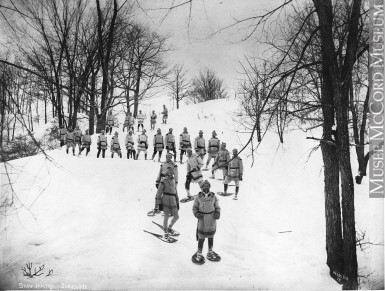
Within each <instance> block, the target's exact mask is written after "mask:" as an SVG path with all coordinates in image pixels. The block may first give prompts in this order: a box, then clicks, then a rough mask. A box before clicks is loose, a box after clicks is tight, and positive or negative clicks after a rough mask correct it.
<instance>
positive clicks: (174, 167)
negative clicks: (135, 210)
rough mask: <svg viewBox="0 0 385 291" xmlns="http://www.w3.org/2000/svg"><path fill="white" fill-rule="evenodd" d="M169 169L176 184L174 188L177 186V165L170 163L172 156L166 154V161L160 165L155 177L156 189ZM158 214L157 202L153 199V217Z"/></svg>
mask: <svg viewBox="0 0 385 291" xmlns="http://www.w3.org/2000/svg"><path fill="white" fill-rule="evenodd" d="M169 167H171V168H172V170H173V175H174V180H175V184H176V186H177V185H178V165H177V164H176V163H175V162H173V161H172V155H171V154H170V153H167V154H166V161H165V162H164V163H163V164H162V165H160V169H159V173H158V176H157V178H156V181H155V187H156V189H158V188H159V184H160V181H161V180H162V179H163V178H164V177H165V176H166V174H167V169H168V168H169ZM159 212H160V210H159V208H158V203H157V200H156V197H155V208H154V211H153V215H155V214H157V213H159Z"/></svg>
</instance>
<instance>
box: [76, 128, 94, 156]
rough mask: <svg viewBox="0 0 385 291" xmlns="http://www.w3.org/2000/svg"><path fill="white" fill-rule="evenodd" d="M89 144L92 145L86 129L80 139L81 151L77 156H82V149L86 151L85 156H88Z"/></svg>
mask: <svg viewBox="0 0 385 291" xmlns="http://www.w3.org/2000/svg"><path fill="white" fill-rule="evenodd" d="M91 144H92V141H91V136H90V135H89V131H88V129H86V133H85V135H83V137H82V149H81V150H80V152H79V156H80V155H81V154H82V151H83V150H84V149H87V151H86V156H88V153H89V152H90V147H91Z"/></svg>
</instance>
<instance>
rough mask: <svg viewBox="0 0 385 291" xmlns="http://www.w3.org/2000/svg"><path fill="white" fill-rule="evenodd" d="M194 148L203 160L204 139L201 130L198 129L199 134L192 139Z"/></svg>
mask: <svg viewBox="0 0 385 291" xmlns="http://www.w3.org/2000/svg"><path fill="white" fill-rule="evenodd" d="M194 150H195V152H196V153H198V154H199V155H200V157H201V158H202V160H203V159H204V156H205V155H206V141H205V139H204V138H203V131H202V130H200V131H199V135H198V136H197V137H196V138H195V140H194Z"/></svg>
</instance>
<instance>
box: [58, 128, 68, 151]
mask: <svg viewBox="0 0 385 291" xmlns="http://www.w3.org/2000/svg"><path fill="white" fill-rule="evenodd" d="M66 134H67V129H66V128H65V127H64V124H63V125H62V126H61V128H60V129H59V137H60V147H63V146H64V145H65V144H66Z"/></svg>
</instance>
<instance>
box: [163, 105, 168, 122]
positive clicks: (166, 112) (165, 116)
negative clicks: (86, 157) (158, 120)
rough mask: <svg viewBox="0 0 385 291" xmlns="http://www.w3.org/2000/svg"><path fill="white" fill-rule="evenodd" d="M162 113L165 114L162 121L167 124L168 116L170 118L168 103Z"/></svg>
mask: <svg viewBox="0 0 385 291" xmlns="http://www.w3.org/2000/svg"><path fill="white" fill-rule="evenodd" d="M162 114H163V119H162V123H164V124H166V123H167V118H168V110H167V108H166V105H163V111H162Z"/></svg>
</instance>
